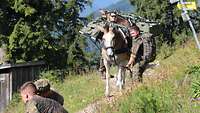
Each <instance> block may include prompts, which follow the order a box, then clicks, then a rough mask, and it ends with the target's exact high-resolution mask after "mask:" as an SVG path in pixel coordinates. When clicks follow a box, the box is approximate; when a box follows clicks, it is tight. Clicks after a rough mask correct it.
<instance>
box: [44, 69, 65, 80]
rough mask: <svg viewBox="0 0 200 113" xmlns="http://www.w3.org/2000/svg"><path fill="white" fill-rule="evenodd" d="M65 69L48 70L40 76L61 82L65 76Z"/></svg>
mask: <svg viewBox="0 0 200 113" xmlns="http://www.w3.org/2000/svg"><path fill="white" fill-rule="evenodd" d="M65 74H66V73H65V70H48V71H43V72H42V73H41V74H40V78H44V79H48V80H49V81H51V82H54V83H59V82H62V81H63V80H64V78H65Z"/></svg>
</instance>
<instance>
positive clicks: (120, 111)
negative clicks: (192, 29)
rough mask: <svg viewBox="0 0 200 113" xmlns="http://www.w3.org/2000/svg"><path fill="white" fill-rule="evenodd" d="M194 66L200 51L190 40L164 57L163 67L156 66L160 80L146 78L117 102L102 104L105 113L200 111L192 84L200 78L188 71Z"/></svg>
mask: <svg viewBox="0 0 200 113" xmlns="http://www.w3.org/2000/svg"><path fill="white" fill-rule="evenodd" d="M158 58H159V57H158ZM160 58H163V57H160ZM194 65H200V59H199V50H197V49H196V47H195V46H194V43H191V42H190V43H188V44H187V45H185V47H184V48H179V49H177V50H175V51H174V53H173V54H172V55H171V56H168V57H167V58H166V59H162V61H161V62H160V66H159V67H158V68H156V69H155V71H156V73H157V75H156V76H155V77H156V79H155V78H154V79H153V78H148V79H149V80H148V81H147V78H146V79H145V82H144V83H143V84H142V85H141V86H140V87H138V88H137V89H136V90H134V91H132V92H131V93H130V94H128V95H126V96H123V97H121V98H120V99H119V100H118V101H117V103H113V104H112V105H111V104H107V105H102V107H101V112H102V113H199V111H200V104H199V103H198V102H191V98H192V94H191V93H192V91H191V90H192V87H191V83H192V82H193V81H194V80H198V81H199V82H200V79H199V76H194V74H188V73H187V71H188V70H191V68H190V67H193V66H194ZM199 74H200V69H199Z"/></svg>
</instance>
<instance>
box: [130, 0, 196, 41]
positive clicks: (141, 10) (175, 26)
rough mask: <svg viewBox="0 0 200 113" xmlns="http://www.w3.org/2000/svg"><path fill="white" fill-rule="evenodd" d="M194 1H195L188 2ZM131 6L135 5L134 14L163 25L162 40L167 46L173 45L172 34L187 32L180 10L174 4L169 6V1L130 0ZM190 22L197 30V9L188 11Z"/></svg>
mask: <svg viewBox="0 0 200 113" xmlns="http://www.w3.org/2000/svg"><path fill="white" fill-rule="evenodd" d="M189 1H195V0H189ZM130 2H131V4H133V5H136V6H137V8H136V13H137V14H138V15H140V16H142V17H145V18H147V19H151V20H156V21H158V22H160V23H161V25H163V40H160V41H161V42H163V41H166V42H167V44H173V43H174V40H176V39H174V37H173V34H176V35H179V34H181V33H182V32H185V31H189V28H190V27H189V24H188V23H187V22H183V20H182V17H181V10H179V9H178V8H176V4H170V3H169V0H130ZM189 15H190V16H191V20H192V22H193V23H194V24H195V28H196V30H198V28H199V26H200V24H199V16H198V15H199V8H198V10H196V11H189Z"/></svg>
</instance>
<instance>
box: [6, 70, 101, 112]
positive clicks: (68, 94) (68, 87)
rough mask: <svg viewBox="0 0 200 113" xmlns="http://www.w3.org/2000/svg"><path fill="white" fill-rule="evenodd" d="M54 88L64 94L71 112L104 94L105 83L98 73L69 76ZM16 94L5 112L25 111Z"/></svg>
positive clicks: (66, 106) (54, 85) (66, 104)
mask: <svg viewBox="0 0 200 113" xmlns="http://www.w3.org/2000/svg"><path fill="white" fill-rule="evenodd" d="M53 88H54V89H55V90H56V91H58V92H59V93H60V94H61V95H63V97H64V100H65V101H64V108H66V109H67V110H68V111H69V113H74V112H77V111H79V110H81V109H83V108H84V107H86V106H87V105H88V104H89V103H92V102H94V101H95V100H97V99H99V98H101V97H102V96H103V95H104V93H103V91H104V83H103V82H102V80H101V79H100V77H99V76H97V74H96V73H91V74H90V75H85V76H72V75H71V76H68V77H66V79H65V80H64V82H63V83H54V84H53ZM16 95H17V96H15V97H14V99H13V100H12V102H11V104H10V105H9V106H8V108H7V110H6V112H5V113H23V112H24V105H23V103H22V102H21V99H20V97H19V95H18V94H16Z"/></svg>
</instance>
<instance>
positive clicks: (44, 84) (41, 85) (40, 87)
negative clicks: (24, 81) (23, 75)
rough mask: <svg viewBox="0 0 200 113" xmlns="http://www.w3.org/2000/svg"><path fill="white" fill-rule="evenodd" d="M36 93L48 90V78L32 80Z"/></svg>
mask: <svg viewBox="0 0 200 113" xmlns="http://www.w3.org/2000/svg"><path fill="white" fill-rule="evenodd" d="M34 84H35V86H36V88H37V91H38V93H43V92H47V91H50V87H51V86H50V83H49V80H47V79H39V80H37V81H35V82H34Z"/></svg>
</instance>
